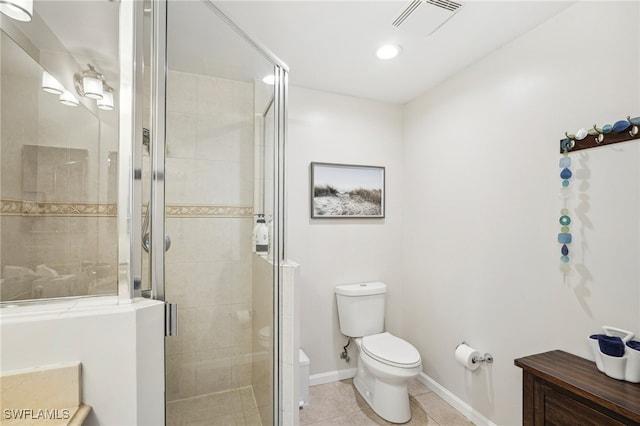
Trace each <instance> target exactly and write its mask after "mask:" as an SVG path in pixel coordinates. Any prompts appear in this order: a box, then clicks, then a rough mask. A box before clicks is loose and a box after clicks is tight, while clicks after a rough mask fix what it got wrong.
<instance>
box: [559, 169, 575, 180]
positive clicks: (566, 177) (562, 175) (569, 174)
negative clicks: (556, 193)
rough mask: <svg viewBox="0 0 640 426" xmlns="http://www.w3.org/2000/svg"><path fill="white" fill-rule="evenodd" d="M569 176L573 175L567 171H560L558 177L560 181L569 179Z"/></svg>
mask: <svg viewBox="0 0 640 426" xmlns="http://www.w3.org/2000/svg"><path fill="white" fill-rule="evenodd" d="M571 176H573V173H571V170H569V169H562V171H561V172H560V177H561V178H562V179H570V178H571Z"/></svg>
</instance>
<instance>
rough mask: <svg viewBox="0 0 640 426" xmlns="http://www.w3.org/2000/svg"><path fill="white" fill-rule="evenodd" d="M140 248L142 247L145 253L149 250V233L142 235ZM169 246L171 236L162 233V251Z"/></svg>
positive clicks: (167, 249)
mask: <svg viewBox="0 0 640 426" xmlns="http://www.w3.org/2000/svg"><path fill="white" fill-rule="evenodd" d="M142 248H143V249H144V251H146V252H147V253H149V250H150V248H151V239H150V237H149V233H148V232H147V233H145V234H144V235H143V236H142ZM170 248H171V237H170V236H169V234H164V251H165V252H166V251H169V249H170Z"/></svg>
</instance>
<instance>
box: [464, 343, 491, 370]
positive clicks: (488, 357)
mask: <svg viewBox="0 0 640 426" xmlns="http://www.w3.org/2000/svg"><path fill="white" fill-rule="evenodd" d="M460 345H467V346H471V345H470V344H468V343H467V342H465V341H464V340H463V341H462V342H460V343H458V344H457V345H456V349H458V346H460ZM471 362H473V363H474V364H479V363H481V362H486V363H487V364H493V355H491V354H490V353H488V352H485V354H484V355H482V356H474V357H473V358H472V359H471Z"/></svg>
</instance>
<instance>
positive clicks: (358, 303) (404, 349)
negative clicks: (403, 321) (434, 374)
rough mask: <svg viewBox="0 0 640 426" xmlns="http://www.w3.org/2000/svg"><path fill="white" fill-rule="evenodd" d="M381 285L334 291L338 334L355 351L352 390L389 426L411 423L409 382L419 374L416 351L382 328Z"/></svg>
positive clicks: (420, 367)
mask: <svg viewBox="0 0 640 426" xmlns="http://www.w3.org/2000/svg"><path fill="white" fill-rule="evenodd" d="M385 292H386V286H385V284H383V283H364V284H353V285H344V286H337V287H336V297H337V299H338V317H339V320H340V330H341V331H342V333H343V334H344V335H346V336H349V337H352V338H353V340H354V342H355V344H356V345H355V346H356V348H357V351H358V356H357V357H356V359H357V360H358V361H357V370H356V377H355V378H354V379H353V383H354V386H355V388H356V389H357V390H358V393H360V395H362V397H363V398H364V400H365V401H366V402H367V404H369V406H370V407H371V408H372V409H373V411H375V412H376V413H377V414H378V415H379V416H380V417H382V418H383V419H385V420H387V421H389V422H392V423H406V422H408V421H409V420H411V408H410V405H409V390H408V389H407V385H408V382H409V380H411V379H412V378H414V377H417V376H418V375H419V374H420V372H421V371H422V360H421V358H420V353H419V352H418V350H417V349H416V348H415V347H414V346H413V345H411V344H410V343H409V342H407V341H405V340H402V339H401V338H399V337H396V336H394V335H392V334H391V333H388V332H382V328H383V324H384V293H385Z"/></svg>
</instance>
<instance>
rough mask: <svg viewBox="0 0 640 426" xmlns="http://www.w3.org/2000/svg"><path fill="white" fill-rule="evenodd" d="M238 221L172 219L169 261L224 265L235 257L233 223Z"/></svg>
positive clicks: (167, 226) (170, 220) (168, 221)
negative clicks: (222, 262)
mask: <svg viewBox="0 0 640 426" xmlns="http://www.w3.org/2000/svg"><path fill="white" fill-rule="evenodd" d="M232 220H234V219H217V218H216V219H208V218H189V219H182V218H168V219H167V221H166V229H167V233H168V234H169V235H171V240H172V243H171V244H172V247H171V250H169V251H168V252H167V262H176V263H179V262H220V261H229V260H231V258H232V249H233V248H232V246H231V244H228V241H229V240H230V239H231V236H232V233H231V232H232V230H231V223H230V221H232Z"/></svg>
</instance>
